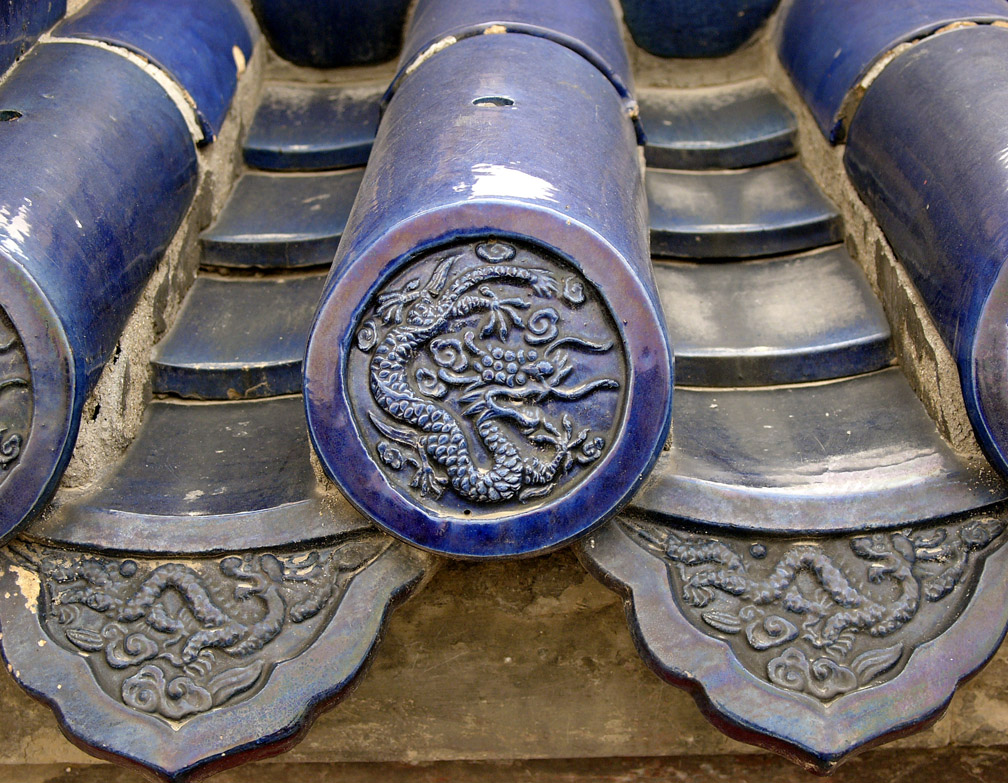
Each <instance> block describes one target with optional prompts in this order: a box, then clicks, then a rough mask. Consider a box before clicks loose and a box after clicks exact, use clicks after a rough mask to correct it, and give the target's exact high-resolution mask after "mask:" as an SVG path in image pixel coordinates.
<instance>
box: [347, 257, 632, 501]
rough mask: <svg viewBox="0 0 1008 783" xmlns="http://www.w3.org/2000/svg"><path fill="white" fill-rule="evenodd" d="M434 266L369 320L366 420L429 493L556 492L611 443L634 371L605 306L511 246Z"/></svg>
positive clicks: (416, 485)
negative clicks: (571, 325) (629, 372)
mask: <svg viewBox="0 0 1008 783" xmlns="http://www.w3.org/2000/svg"><path fill="white" fill-rule="evenodd" d="M425 261H426V264H421V267H422V270H421V272H420V274H419V275H418V274H416V267H413V268H411V269H409V270H407V272H406V273H405V274H401V275H400V276H399V278H398V279H397V280H396V281H393V282H392V284H390V285H389V286H386V288H385V290H383V291H382V292H380V293H379V294H378V295H377V297H376V299H375V302H374V305H373V307H372V308H371V309H370V311H369V312H368V313H367V314H366V315H365V318H363V319H362V323H361V325H360V327H359V328H358V331H357V335H356V339H357V347H358V348H359V349H360V352H361V353H362V354H365V355H367V356H368V357H369V358H368V359H367V369H366V376H367V378H368V391H369V392H370V399H368V398H366V397H365V396H364V394H363V393H359V394H358V395H357V396H358V399H357V401H356V407H357V419H358V427H361V425H362V423H363V422H364V421H366V422H369V423H370V425H371V426H373V428H374V430H375V431H376V432H377V434H378V436H379V439H378V441H377V444H376V456H377V459H378V461H379V462H380V463H381V464H383V465H384V466H385V467H386V468H388V469H389V470H391V471H392V472H393V473H399V472H402V471H407V472H408V473H409V474H410V475H409V476H408V479H403V480H401V485H402V486H405V485H406V484H407V482H408V486H409V488H410V489H411V490H413V491H414V492H415V493H417V494H419V495H420V496H421V497H422V498H425V499H429V500H437V499H439V498H441V497H442V495H443V493H444V492H445V490H446V489H448V488H450V489H451V491H452V492H453V493H454V495H455V496H456V498H457V499H458V500H459V501H462V502H463V503H470V504H474V505H483V506H486V505H488V504H499V503H502V502H506V501H512V500H514V501H517V502H520V503H524V502H526V501H529V500H531V499H533V498H542V497H545V496H548V495H549V494H550V493H551V492H553V491H554V489H556V488H557V487H558V486H560V485H561V484H563V483H564V482H565V481H567V480H569V479H570V478H571V477H573V476H574V474H577V473H578V472H579V471H583V470H585V469H589V468H590V466H591V464H592V463H594V462H595V461H596V460H598V459H599V458H600V457H601V456H602V455H603V453H604V452H605V450H606V447H607V443H608V442H611V436H612V433H613V431H614V427H615V425H616V420H617V418H618V413H619V408H620V404H621V401H620V398H619V391H620V390H621V389H622V388H623V386H624V373H625V370H624V360H623V355H622V346H621V344H620V340H619V335H618V331H617V330H616V329H615V327H614V326H613V325H612V322H611V318H609V316H608V311H607V309H606V307H605V305H604V304H603V303H602V302H601V300H600V298H599V297H598V296H597V295H596V294H594V293H593V292H592V289H591V288H590V286H589V285H588V284H587V283H586V282H585V281H583V280H582V279H581V278H580V276H579V275H578V274H577V273H575V272H574V271H573V270H569V271H566V270H564V269H562V268H560V265H559V264H558V263H557V262H555V261H549V260H548V259H546V258H544V257H542V256H541V255H534V254H532V253H530V252H521V253H519V251H518V249H517V248H516V247H515V246H513V245H511V244H506V243H503V242H493V241H491V242H484V243H479V244H476V245H475V246H468V247H464V248H461V249H459V250H458V252H450V253H449V254H447V255H445V254H441V256H440V257H438V258H435V259H433V260H430V259H426V260H425ZM426 270H429V273H426ZM425 273H426V280H425V282H424V283H423V284H422V285H421V280H423V279H424V274H425ZM404 278H405V279H404ZM397 282H398V283H399V284H398V285H396V283H397ZM578 311H582V312H580V313H578ZM575 313H578V316H579V317H574V314H575ZM568 321H572V322H576V323H577V324H579V327H580V333H572V332H571V331H568V330H567V326H568ZM586 331H591V332H593V333H592V334H586V333H585V332H586ZM588 357H591V358H592V359H595V360H596V361H594V362H592V361H589V360H588ZM599 359H601V360H599ZM357 369H358V370H359V371H360V374H361V375H364V374H365V372H364V365H363V364H361V365H359V366H358V367H357ZM605 392H610V394H608V395H606V394H605ZM585 417H588V418H589V419H590V421H584V420H583V419H584V418H585ZM466 513H469V511H468V509H467V510H466Z"/></svg>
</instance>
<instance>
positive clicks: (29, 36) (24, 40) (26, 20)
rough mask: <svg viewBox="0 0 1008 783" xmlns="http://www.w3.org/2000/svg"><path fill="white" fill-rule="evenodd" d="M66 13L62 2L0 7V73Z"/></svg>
mask: <svg viewBox="0 0 1008 783" xmlns="http://www.w3.org/2000/svg"><path fill="white" fill-rule="evenodd" d="M65 13H66V0H7V2H5V3H2V4H0V73H2V72H3V71H6V70H7V68H8V67H10V65H11V63H13V62H14V60H16V59H17V58H18V57H20V56H21V55H22V54H24V53H25V52H26V51H28V47H29V46H31V45H32V44H33V43H35V40H36V39H37V38H38V37H39V35H41V34H42V33H43V32H45V30H47V29H48V28H49V27H51V26H52V25H53V24H55V23H56V22H57V21H58V20H59V19H60V17H62V16H63V14H65Z"/></svg>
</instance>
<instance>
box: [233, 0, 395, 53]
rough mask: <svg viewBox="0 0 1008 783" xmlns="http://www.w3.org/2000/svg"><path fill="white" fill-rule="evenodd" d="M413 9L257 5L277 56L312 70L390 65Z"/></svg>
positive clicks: (312, 2) (374, 3) (368, 3)
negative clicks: (385, 62) (408, 10)
mask: <svg viewBox="0 0 1008 783" xmlns="http://www.w3.org/2000/svg"><path fill="white" fill-rule="evenodd" d="M408 7H409V0H296V2H291V0H252V10H253V11H254V12H255V15H256V18H257V19H258V20H259V24H260V26H261V27H262V31H263V33H264V34H265V36H266V39H267V40H268V41H269V43H270V46H272V47H273V51H275V52H276V53H277V54H279V55H280V56H281V57H283V58H284V59H285V60H290V61H291V62H292V63H295V64H297V65H308V66H311V67H313V68H336V67H339V66H342V65H366V64H368V63H378V62H384V61H385V60H391V59H392V58H393V57H395V56H396V55H397V54H398V53H399V46H400V44H401V43H402V28H403V22H404V21H405V19H406V9H407V8H408Z"/></svg>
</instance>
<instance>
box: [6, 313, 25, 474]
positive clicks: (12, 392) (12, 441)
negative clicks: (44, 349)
mask: <svg viewBox="0 0 1008 783" xmlns="http://www.w3.org/2000/svg"><path fill="white" fill-rule="evenodd" d="M30 378H31V375H30V372H29V369H28V357H27V355H26V353H25V349H24V345H23V344H22V343H21V339H20V337H19V336H18V334H17V331H16V330H15V329H14V326H13V324H11V322H10V319H9V318H8V317H7V314H6V313H4V312H3V311H2V310H0V482H2V481H3V479H4V478H5V477H6V475H7V474H8V472H9V471H10V469H11V468H12V467H13V466H14V465H15V464H16V463H17V461H18V459H19V458H20V457H21V451H22V448H23V446H24V441H25V439H26V438H27V437H28V433H29V431H30V429H31V419H32V413H33V400H32V388H31V380H30Z"/></svg>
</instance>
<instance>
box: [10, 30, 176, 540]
mask: <svg viewBox="0 0 1008 783" xmlns="http://www.w3.org/2000/svg"><path fill="white" fill-rule="evenodd" d="M0 109H3V110H4V111H16V112H18V113H20V117H19V118H18V119H16V120H11V121H7V122H3V123H0V171H3V172H4V176H3V177H2V178H0V217H2V220H0V307H2V308H3V310H4V311H5V312H6V315H7V317H8V318H9V320H10V322H11V324H12V325H13V329H14V330H15V331H16V332H17V334H18V335H19V338H20V340H21V342H22V345H23V351H24V353H25V354H26V355H27V362H28V365H29V366H30V367H31V389H32V393H33V394H34V396H35V399H34V414H33V419H32V425H31V430H30V433H29V432H25V433H22V434H23V443H22V447H21V453H20V457H19V459H18V461H17V462H16V463H15V464H13V465H10V464H8V466H7V467H8V468H9V469H8V470H7V471H5V473H6V475H5V477H4V481H3V483H2V484H0V497H2V503H0V536H2V535H5V534H7V533H9V532H10V531H11V530H12V529H13V528H14V527H15V526H16V525H17V524H19V523H20V522H21V521H22V520H23V519H24V518H25V517H26V516H28V515H29V514H31V513H32V512H33V511H34V510H35V509H37V508H38V507H39V506H40V504H41V503H42V502H44V501H45V500H46V499H47V498H48V496H49V495H50V494H51V492H52V491H53V490H54V489H55V486H56V483H57V482H58V481H59V478H60V476H61V474H62V471H63V468H64V467H65V466H66V463H67V461H68V460H69V458H70V453H71V451H72V450H73V446H74V441H75V438H76V433H77V428H78V424H79V421H80V415H81V408H82V406H83V404H84V400H85V397H86V396H87V394H88V393H89V392H90V391H91V389H92V387H93V386H94V383H95V382H96V381H97V379H98V376H99V374H100V373H101V370H102V368H103V366H104V364H105V361H106V360H107V359H108V358H109V356H110V355H111V353H112V351H113V349H114V347H115V344H116V341H117V340H118V338H119V333H120V330H121V329H122V327H123V325H124V324H125V322H126V319H127V317H128V316H129V314H130V313H131V312H132V310H133V306H134V304H135V303H136V299H137V297H138V296H139V294H140V291H141V289H142V287H143V285H144V283H145V282H146V280H147V278H148V276H149V275H150V273H151V272H152V271H153V269H154V266H155V264H156V263H157V261H158V259H159V258H160V256H161V254H162V252H163V251H164V249H165V247H166V246H167V244H168V241H169V240H170V238H171V236H172V235H173V233H174V232H175V229H176V228H177V227H178V225H179V223H180V221H181V219H182V216H183V215H184V213H185V210H186V209H187V207H188V205H189V202H190V200H191V199H192V195H193V192H194V189H195V183H196V154H195V150H194V148H193V143H192V137H191V136H190V134H189V131H188V129H187V128H186V125H185V123H184V121H183V119H182V116H181V115H180V114H179V112H178V110H177V109H176V107H175V105H174V104H173V103H172V102H171V100H170V99H169V98H168V96H167V95H166V94H165V92H164V91H163V90H162V89H161V87H160V86H158V84H157V83H156V82H155V81H154V80H153V79H151V78H150V77H149V76H148V75H147V74H145V73H144V72H143V71H142V70H141V69H139V68H137V67H136V66H135V65H133V64H132V63H130V62H127V61H126V60H125V59H123V58H122V57H119V56H118V55H116V54H113V53H111V52H107V51H103V50H101V49H98V48H95V47H93V46H84V45H77V44H45V45H40V46H38V47H36V48H35V49H34V50H33V51H32V52H31V53H30V54H29V55H28V56H27V57H26V58H25V59H24V61H23V62H22V63H21V64H20V65H19V66H18V67H17V68H16V70H15V71H14V72H13V73H12V74H11V75H10V76H9V77H8V79H7V81H5V82H4V84H3V86H2V87H0ZM12 350H14V349H12Z"/></svg>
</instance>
